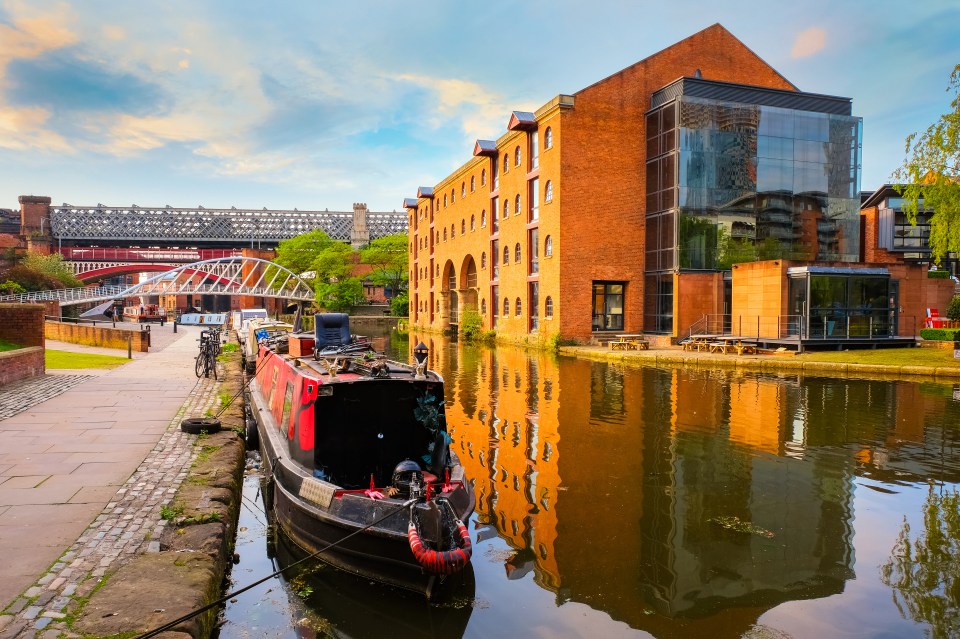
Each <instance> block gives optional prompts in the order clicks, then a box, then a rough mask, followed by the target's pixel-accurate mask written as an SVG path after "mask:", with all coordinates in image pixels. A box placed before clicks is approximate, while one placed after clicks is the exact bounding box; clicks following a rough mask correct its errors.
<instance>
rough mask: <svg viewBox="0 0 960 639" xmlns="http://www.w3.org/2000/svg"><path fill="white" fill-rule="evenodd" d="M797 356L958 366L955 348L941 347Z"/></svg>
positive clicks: (817, 359) (807, 359)
mask: <svg viewBox="0 0 960 639" xmlns="http://www.w3.org/2000/svg"><path fill="white" fill-rule="evenodd" d="M797 357H799V358H801V359H803V361H805V362H840V363H842V364H885V365H887V366H956V367H960V359H955V358H954V357H953V350H943V349H939V348H878V349H876V350H869V349H863V350H850V351H808V352H805V353H803V354H802V355H797Z"/></svg>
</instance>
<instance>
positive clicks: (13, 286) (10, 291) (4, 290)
mask: <svg viewBox="0 0 960 639" xmlns="http://www.w3.org/2000/svg"><path fill="white" fill-rule="evenodd" d="M26 292H27V290H26V289H25V288H23V287H22V286H20V284H18V283H17V282H14V281H13V280H7V281H5V282H3V283H0V294H2V295H19V294H20V293H26Z"/></svg>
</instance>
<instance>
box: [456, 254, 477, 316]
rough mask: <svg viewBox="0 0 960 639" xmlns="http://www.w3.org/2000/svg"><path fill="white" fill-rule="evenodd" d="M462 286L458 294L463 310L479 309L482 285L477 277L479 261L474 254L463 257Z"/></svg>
mask: <svg viewBox="0 0 960 639" xmlns="http://www.w3.org/2000/svg"><path fill="white" fill-rule="evenodd" d="M459 284H460V286H459V287H458V290H457V292H458V294H459V296H460V304H461V308H462V310H463V311H466V310H473V311H476V310H477V305H478V303H479V302H478V298H479V294H480V285H479V282H478V277H477V262H476V261H475V260H474V259H473V256H472V255H467V256H466V257H465V258H463V264H461V265H460V281H459Z"/></svg>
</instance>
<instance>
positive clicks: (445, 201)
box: [443, 195, 447, 208]
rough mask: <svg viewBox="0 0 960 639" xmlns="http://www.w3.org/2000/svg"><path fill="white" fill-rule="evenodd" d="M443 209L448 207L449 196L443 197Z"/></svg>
mask: <svg viewBox="0 0 960 639" xmlns="http://www.w3.org/2000/svg"><path fill="white" fill-rule="evenodd" d="M443 207H444V208H446V207H447V196H446V195H444V196H443Z"/></svg>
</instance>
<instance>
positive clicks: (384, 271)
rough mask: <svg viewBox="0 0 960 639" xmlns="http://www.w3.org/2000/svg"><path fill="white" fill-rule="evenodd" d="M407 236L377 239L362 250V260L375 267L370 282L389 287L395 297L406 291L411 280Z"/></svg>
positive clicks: (398, 234)
mask: <svg viewBox="0 0 960 639" xmlns="http://www.w3.org/2000/svg"><path fill="white" fill-rule="evenodd" d="M407 242H408V239H407V235H406V234H405V233H397V234H394V235H387V236H385V237H381V238H377V239H375V240H373V241H372V242H370V244H369V245H368V246H367V247H366V248H364V249H361V250H360V260H361V261H362V262H363V263H364V264H369V265H371V266H372V267H373V271H371V272H370V275H369V277H370V281H372V282H373V283H374V284H379V285H380V286H383V287H389V288H390V290H391V291H392V293H393V295H399V294H400V293H401V292H402V291H404V290H406V288H407V282H408V280H409V278H410V276H409V274H408V272H407V269H408V268H409V266H408V263H409V251H408V247H407Z"/></svg>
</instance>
